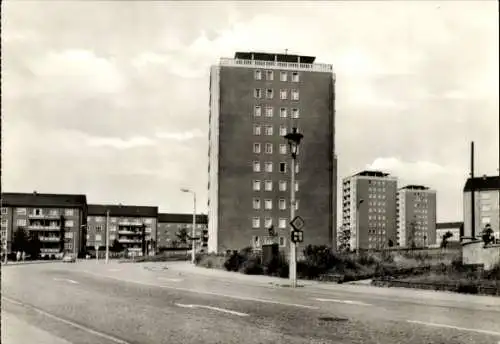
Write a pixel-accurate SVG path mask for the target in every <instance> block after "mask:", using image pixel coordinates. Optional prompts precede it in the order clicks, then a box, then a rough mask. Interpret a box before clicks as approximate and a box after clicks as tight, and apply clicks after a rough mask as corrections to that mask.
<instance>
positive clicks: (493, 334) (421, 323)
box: [406, 320, 500, 344]
mask: <svg viewBox="0 0 500 344" xmlns="http://www.w3.org/2000/svg"><path fill="white" fill-rule="evenodd" d="M406 321H407V322H409V323H412V324H419V325H425V326H432V327H443V328H451V329H454V330H459V331H467V332H477V333H484V334H489V335H492V336H500V332H495V331H489V330H479V329H475V328H466V327H459V326H452V325H445V324H435V323H430V322H425V321H418V320H406ZM498 343H499V344H500V342H498Z"/></svg>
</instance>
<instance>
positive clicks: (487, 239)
mask: <svg viewBox="0 0 500 344" xmlns="http://www.w3.org/2000/svg"><path fill="white" fill-rule="evenodd" d="M481 237H482V238H483V242H484V246H486V245H489V244H492V243H494V242H495V236H494V235H493V229H492V228H491V225H490V224H489V223H488V224H487V225H486V226H485V227H484V229H483V232H482V234H481Z"/></svg>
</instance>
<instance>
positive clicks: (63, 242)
mask: <svg viewBox="0 0 500 344" xmlns="http://www.w3.org/2000/svg"><path fill="white" fill-rule="evenodd" d="M1 211H2V218H1V233H2V250H3V251H4V252H5V251H7V252H8V253H10V252H12V240H13V238H14V236H15V235H16V232H17V231H19V230H24V231H25V232H26V234H27V236H28V237H29V238H33V236H37V237H38V239H39V241H40V245H41V249H40V253H41V255H42V256H47V255H55V254H57V253H63V252H64V253H73V254H82V253H83V251H84V249H85V238H84V237H83V236H82V231H81V228H82V227H84V226H85V225H86V220H87V219H86V212H87V198H86V196H85V195H65V194H47V193H38V192H36V191H35V192H33V193H13V192H12V193H3V194H2V209H1Z"/></svg>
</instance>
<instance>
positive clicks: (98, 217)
mask: <svg viewBox="0 0 500 344" xmlns="http://www.w3.org/2000/svg"><path fill="white" fill-rule="evenodd" d="M104 220H105V217H104V216H96V218H95V222H104Z"/></svg>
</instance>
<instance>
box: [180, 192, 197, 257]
mask: <svg viewBox="0 0 500 344" xmlns="http://www.w3.org/2000/svg"><path fill="white" fill-rule="evenodd" d="M181 191H182V192H186V193H191V194H193V229H192V231H191V241H192V243H191V263H193V264H194V263H195V259H196V255H195V242H194V237H195V228H196V192H194V191H191V190H189V189H184V188H183V189H181Z"/></svg>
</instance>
